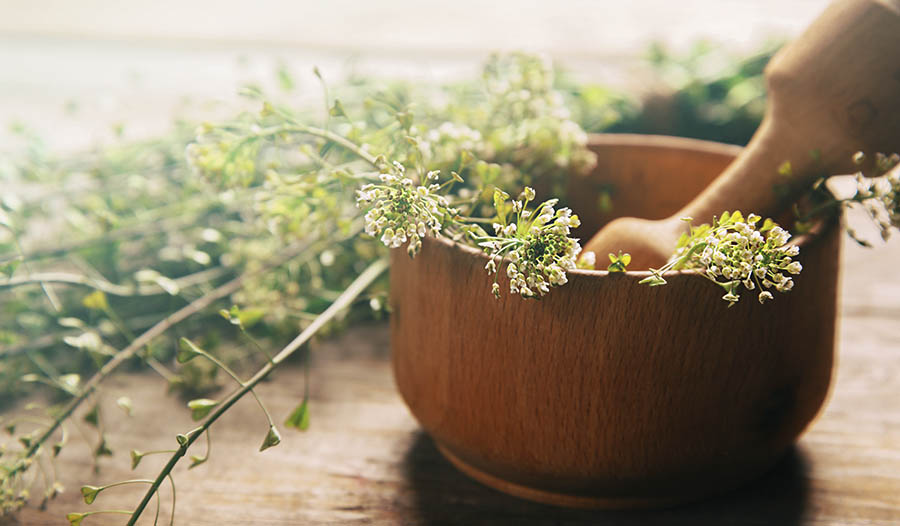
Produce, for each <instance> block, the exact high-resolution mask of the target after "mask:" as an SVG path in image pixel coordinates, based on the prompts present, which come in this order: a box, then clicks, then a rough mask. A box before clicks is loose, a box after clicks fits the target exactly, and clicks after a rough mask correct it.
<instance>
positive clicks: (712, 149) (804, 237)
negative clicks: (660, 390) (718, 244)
mask: <svg viewBox="0 0 900 526" xmlns="http://www.w3.org/2000/svg"><path fill="white" fill-rule="evenodd" d="M587 146H588V147H592V146H640V147H647V146H650V147H655V148H660V149H671V150H685V149H687V150H692V151H695V152H698V153H710V154H717V155H731V156H734V157H737V155H738V154H740V152H741V151H743V149H744V148H743V147H742V146H737V145H734V144H728V143H721V142H716V141H707V140H703V139H694V138H689V137H677V136H673V135H652V134H647V135H644V134H640V133H592V134H589V135H588V142H587ZM835 222H836V218H832V219H828V218H825V219H823V220H820V221H818V222H817V223H816V224H815V225H813V227H812V228H811V229H810V230H809V231H808V232H807V233H804V234H801V235H798V236H796V237H793V239H791V241H790V242H789V243H788V246H793V245H796V246H799V247H801V248H802V247H804V246H806V245H808V244H810V243H812V242H815V241H816V239H817V238H818V237H819V236H820V235H822V234H824V233H825V232H826V231H827V230H828V229H829V228H830V227H831V226H832V225H833V224H834V223H835ZM576 239H577V240H578V241H580V238H576ZM428 241H433V242H438V243H441V244H443V245H445V246H446V247H448V248H456V249H458V250H461V251H462V252H464V253H468V254H469V255H470V256H476V257H479V258H480V259H482V260H487V259H488V256H487V254H485V253H484V251H482V250H479V249H477V248H475V247H472V246H469V245H466V244H465V243H461V242H459V241H455V240H453V239H450V238H447V237H444V236H428ZM598 257H599V255H598ZM503 262H509V259H508V258H506V257H504V258H503ZM566 273H567V274H569V275H574V276H583V277H586V278H591V277H595V278H604V277H608V276H609V275H610V274H616V275H624V276H629V277H632V278H641V279H643V278H647V277H649V276H652V275H653V274H654V272H653V271H651V270H649V269H648V270H626V271H624V272H610V271H609V270H588V269H572V270H568V271H566ZM665 275H667V276H672V275H687V276H700V277H704V279H706V278H705V276H703V271H702V270H701V269H685V270H669V271H667V272H665Z"/></svg>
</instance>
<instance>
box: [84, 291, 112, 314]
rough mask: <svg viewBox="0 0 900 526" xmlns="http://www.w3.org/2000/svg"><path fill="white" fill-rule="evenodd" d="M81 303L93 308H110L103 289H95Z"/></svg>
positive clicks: (100, 309) (101, 309)
mask: <svg viewBox="0 0 900 526" xmlns="http://www.w3.org/2000/svg"><path fill="white" fill-rule="evenodd" d="M81 304H82V305H84V306H85V307H87V308H89V309H91V310H99V311H105V310H107V309H109V302H107V301H106V294H104V293H103V291H102V290H95V291H94V292H91V293H90V294H88V295H87V296H85V297H84V299H83V300H81Z"/></svg>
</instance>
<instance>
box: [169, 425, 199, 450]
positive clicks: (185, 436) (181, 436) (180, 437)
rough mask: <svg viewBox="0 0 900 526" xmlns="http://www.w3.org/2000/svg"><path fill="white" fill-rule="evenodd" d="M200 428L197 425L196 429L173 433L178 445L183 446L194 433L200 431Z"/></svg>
mask: <svg viewBox="0 0 900 526" xmlns="http://www.w3.org/2000/svg"><path fill="white" fill-rule="evenodd" d="M200 429H201V428H200V427H198V428H196V429H191V430H190V431H188V432H187V433H186V434H181V433H179V434H177V435H175V440H176V441H177V442H178V445H179V446H182V447H184V446H185V445H186V444H187V443H188V442H189V441H190V440H191V439H192V438H194V435H196V434H197V433H199V432H200Z"/></svg>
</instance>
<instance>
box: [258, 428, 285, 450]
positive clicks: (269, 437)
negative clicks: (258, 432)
mask: <svg viewBox="0 0 900 526" xmlns="http://www.w3.org/2000/svg"><path fill="white" fill-rule="evenodd" d="M280 443H281V434H280V433H278V429H276V428H275V426H269V432H268V433H266V438H265V440H263V443H262V445H261V446H260V447H259V450H260V451H265V450H267V449H269V448H270V447H273V446H277V445H278V444H280Z"/></svg>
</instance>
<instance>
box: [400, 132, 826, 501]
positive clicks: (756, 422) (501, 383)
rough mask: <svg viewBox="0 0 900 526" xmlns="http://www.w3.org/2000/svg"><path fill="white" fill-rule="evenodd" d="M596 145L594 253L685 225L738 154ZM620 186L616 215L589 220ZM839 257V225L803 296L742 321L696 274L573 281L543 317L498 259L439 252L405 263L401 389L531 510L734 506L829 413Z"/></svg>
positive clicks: (760, 308) (682, 146) (443, 246)
mask: <svg viewBox="0 0 900 526" xmlns="http://www.w3.org/2000/svg"><path fill="white" fill-rule="evenodd" d="M591 147H592V149H593V150H594V151H595V152H596V153H597V155H598V157H599V162H598V167H597V169H596V170H595V171H594V173H593V174H592V175H591V176H590V177H578V178H576V177H573V178H571V179H570V183H569V196H570V199H569V203H570V204H571V205H572V207H573V209H574V211H575V212H576V213H578V214H579V215H580V216H581V217H582V218H583V220H584V226H583V227H582V228H581V231H582V233H581V236H582V237H589V236H590V234H591V233H593V232H596V231H597V229H598V228H599V227H600V226H601V223H602V222H603V221H608V220H610V219H613V218H614V217H615V215H633V216H637V217H646V218H661V217H666V216H667V215H669V214H672V213H674V211H675V210H677V209H678V208H680V207H681V206H682V205H684V204H685V203H687V202H688V201H690V200H691V199H692V198H693V197H694V196H695V195H696V194H697V193H699V191H700V190H701V189H703V188H704V187H705V186H706V185H707V184H708V183H709V182H710V181H711V180H712V179H713V178H714V177H715V176H716V175H717V174H718V173H720V172H721V171H722V170H723V169H724V168H725V166H726V165H727V164H728V163H729V162H730V160H731V159H732V158H733V157H734V156H735V154H736V153H738V152H739V151H740V149H739V148H737V147H733V146H726V145H721V144H716V143H710V142H704V141H696V140H688V139H677V138H671V137H654V136H634V135H604V136H595V137H593V138H592V140H591ZM606 183H612V184H613V185H614V192H613V195H612V198H613V203H614V206H615V208H614V211H615V215H612V214H609V215H606V216H602V215H601V214H599V213H596V212H592V211H595V210H596V209H597V191H598V189H601V188H604V185H605V184H606ZM745 212H749V211H745ZM839 251H840V236H839V229H838V228H834V225H833V224H832V225H830V226H829V227H828V228H826V229H825V231H824V233H822V234H820V235H819V236H817V237H814V238H811V239H807V240H805V241H804V243H803V244H802V250H801V254H800V257H799V259H800V260H801V261H802V262H803V267H804V268H803V272H802V273H801V274H800V275H799V276H796V277H795V278H796V279H795V281H796V285H795V287H794V289H793V290H792V291H791V292H789V293H787V294H780V293H777V294H776V297H775V299H774V301H771V302H768V303H767V304H765V305H760V304H759V302H758V301H757V299H756V294H755V293H753V292H747V291H744V292H743V297H742V298H741V301H740V302H739V303H738V304H737V305H735V306H734V307H732V308H728V307H727V304H726V302H725V301H723V300H722V299H721V297H722V295H723V294H724V291H723V290H722V289H721V288H720V287H718V286H716V285H714V284H712V283H710V282H709V281H708V280H706V279H705V278H703V277H702V276H700V275H699V274H697V273H696V272H682V273H679V274H674V275H671V276H667V277H666V279H667V280H668V282H669V283H668V285H666V286H662V287H653V288H651V287H648V286H646V285H639V284H638V281H639V280H641V279H642V278H644V277H646V276H647V275H648V273H647V272H646V271H629V272H625V273H618V274H615V273H613V274H611V273H608V272H605V271H574V272H571V273H570V274H569V283H568V284H566V285H564V286H562V287H559V288H554V289H552V290H551V292H550V293H549V294H548V295H547V296H545V297H544V298H543V299H541V300H539V301H536V300H523V299H522V298H520V297H518V296H512V295H509V294H508V293H507V292H506V291H504V295H503V297H502V298H501V299H500V300H496V299H494V297H493V296H492V295H491V292H490V289H491V283H492V280H493V277H490V276H488V275H487V274H486V272H485V270H484V265H485V263H486V262H487V259H486V257H485V256H484V255H482V254H481V253H480V252H479V251H477V250H474V249H472V248H469V247H465V246H462V245H457V244H453V243H451V242H449V241H446V240H439V239H433V238H428V239H426V240H425V242H424V246H423V247H422V250H421V252H420V253H419V255H418V256H417V257H416V259H415V260H410V258H409V257H408V256H407V255H406V251H405V250H404V249H396V250H394V251H393V254H392V266H391V303H392V306H393V313H392V315H391V342H392V347H393V366H394V375H395V378H396V382H397V386H398V388H399V390H400V393H401V394H402V396H403V398H404V400H405V401H406V403H407V404H408V405H409V408H410V410H411V411H412V413H413V415H415V417H416V418H417V419H418V421H419V422H420V423H421V424H422V427H424V428H425V430H426V431H428V433H429V434H430V435H431V436H432V437H433V438H434V440H435V442H436V443H437V445H438V447H439V448H440V450H441V452H442V453H443V454H444V455H445V456H446V457H447V458H448V459H449V460H450V461H451V462H452V463H453V464H455V465H456V466H457V467H458V468H459V469H461V470H462V471H464V472H465V473H467V474H469V475H470V476H472V477H474V478H475V479H477V480H479V481H481V482H483V483H485V484H487V485H488V486H491V487H494V488H496V489H499V490H501V491H504V492H507V493H510V494H513V495H516V496H519V497H524V498H527V499H532V500H536V501H541V502H545V503H550V504H555V505H561V506H572V507H591V508H642V507H661V506H670V505H673V504H677V503H681V502H685V501H690V500H695V499H699V498H702V497H704V496H707V495H711V494H714V493H719V492H723V491H726V490H728V489H731V488H734V487H737V486H739V485H741V484H743V483H744V482H746V481H748V480H750V479H753V478H754V477H757V476H759V475H761V474H762V473H763V472H765V471H767V470H768V469H769V468H770V467H772V466H773V464H775V462H776V461H777V460H778V459H779V458H780V457H781V456H782V454H783V453H785V451H786V450H787V449H788V447H789V446H790V445H791V444H792V443H793V442H794V440H796V438H797V437H798V436H799V435H800V433H801V432H802V431H803V430H804V428H805V427H806V426H807V425H808V424H809V422H810V421H811V420H812V419H813V417H814V416H815V415H816V413H817V412H818V411H819V408H820V407H821V406H822V403H823V401H824V399H825V396H826V393H827V391H828V385H829V382H830V380H831V368H832V360H833V351H834V336H835V313H836V302H837V284H838V259H839ZM605 259H606V255H605V254H598V258H597V260H598V262H599V263H601V264H603V265H605V263H603V262H604V261H605ZM501 275H502V276H503V277H502V278H501V286H503V285H506V280H505V272H503V271H502V270H501Z"/></svg>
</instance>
